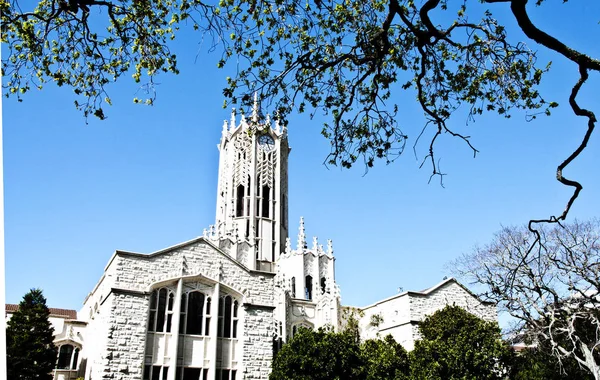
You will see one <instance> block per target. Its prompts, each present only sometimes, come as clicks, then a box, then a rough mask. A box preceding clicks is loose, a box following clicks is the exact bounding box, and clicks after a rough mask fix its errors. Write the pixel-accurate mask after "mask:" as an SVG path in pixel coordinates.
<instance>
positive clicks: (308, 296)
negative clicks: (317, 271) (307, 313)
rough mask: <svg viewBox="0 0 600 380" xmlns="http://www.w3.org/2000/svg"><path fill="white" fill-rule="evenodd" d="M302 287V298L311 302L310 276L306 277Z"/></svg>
mask: <svg viewBox="0 0 600 380" xmlns="http://www.w3.org/2000/svg"><path fill="white" fill-rule="evenodd" d="M305 280H306V282H305V285H304V286H305V287H304V298H306V299H307V300H312V276H306V278H305Z"/></svg>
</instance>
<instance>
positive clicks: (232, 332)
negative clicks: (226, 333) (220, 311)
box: [231, 301, 238, 338]
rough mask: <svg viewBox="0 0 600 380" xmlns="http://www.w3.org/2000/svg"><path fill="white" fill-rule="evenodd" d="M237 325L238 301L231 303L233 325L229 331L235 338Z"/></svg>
mask: <svg viewBox="0 0 600 380" xmlns="http://www.w3.org/2000/svg"><path fill="white" fill-rule="evenodd" d="M237 326H238V302H237V301H235V302H234V303H233V326H232V331H231V337H232V338H237Z"/></svg>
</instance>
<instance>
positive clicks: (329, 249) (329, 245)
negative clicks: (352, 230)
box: [327, 239, 333, 256]
mask: <svg viewBox="0 0 600 380" xmlns="http://www.w3.org/2000/svg"><path fill="white" fill-rule="evenodd" d="M327 254H328V255H329V256H333V242H332V241H331V239H328V240H327Z"/></svg>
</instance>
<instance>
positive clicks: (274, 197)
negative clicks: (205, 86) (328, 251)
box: [207, 95, 290, 272]
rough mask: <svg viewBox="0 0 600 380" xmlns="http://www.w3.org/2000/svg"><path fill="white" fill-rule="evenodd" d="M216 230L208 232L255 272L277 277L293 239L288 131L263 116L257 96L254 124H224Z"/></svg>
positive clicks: (233, 121)
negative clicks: (287, 244) (281, 258)
mask: <svg viewBox="0 0 600 380" xmlns="http://www.w3.org/2000/svg"><path fill="white" fill-rule="evenodd" d="M219 151H220V158H219V180H218V189H217V210H216V211H217V212H216V219H215V225H214V226H213V227H211V229H210V231H207V234H208V237H209V238H211V240H213V241H215V243H217V244H218V245H219V246H220V247H221V248H222V249H223V250H225V251H226V252H228V253H229V254H230V255H231V256H232V257H234V258H236V259H237V260H238V261H240V262H241V263H243V264H244V265H246V266H247V267H248V268H249V269H255V270H262V271H267V272H273V271H274V270H275V268H274V263H275V261H276V260H277V259H278V258H279V255H280V254H281V252H282V251H284V250H285V241H286V238H287V237H288V213H287V207H288V205H287V199H288V175H287V166H288V154H289V152H290V148H289V146H288V140H287V130H286V128H285V127H283V128H282V127H280V125H279V123H278V121H272V120H271V119H270V116H269V115H267V116H266V117H264V118H263V117H262V115H261V113H260V110H259V105H258V99H257V97H256V95H255V98H254V107H253V110H252V115H251V118H250V120H247V119H246V117H245V116H244V115H241V118H240V120H239V121H238V120H237V118H236V113H235V110H233V112H232V114H231V120H230V121H229V122H227V121H225V122H224V124H223V133H222V136H221V142H220V144H219Z"/></svg>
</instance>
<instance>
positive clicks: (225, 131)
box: [223, 120, 228, 136]
mask: <svg viewBox="0 0 600 380" xmlns="http://www.w3.org/2000/svg"><path fill="white" fill-rule="evenodd" d="M227 130H228V128H227V120H223V136H225V135H226V134H227Z"/></svg>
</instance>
